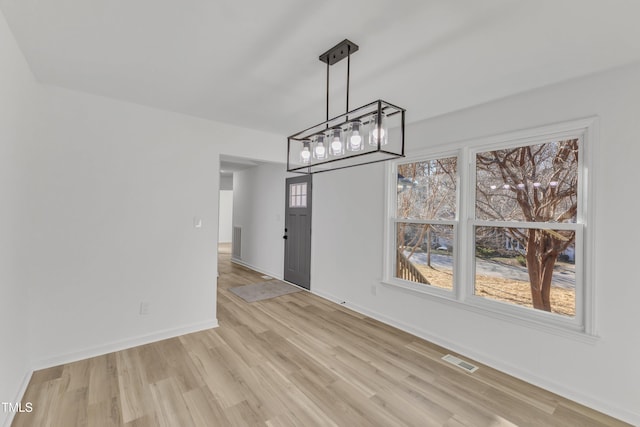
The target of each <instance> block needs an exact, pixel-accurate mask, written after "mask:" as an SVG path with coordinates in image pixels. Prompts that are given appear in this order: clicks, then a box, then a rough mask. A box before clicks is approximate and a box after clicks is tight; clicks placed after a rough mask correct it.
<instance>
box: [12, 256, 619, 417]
mask: <svg viewBox="0 0 640 427" xmlns="http://www.w3.org/2000/svg"><path fill="white" fill-rule="evenodd" d="M222 249H223V250H221V252H220V263H219V268H218V271H219V273H220V277H219V281H218V321H219V324H220V327H218V328H216V329H211V330H206V331H201V332H197V333H192V334H187V335H183V336H180V337H177V338H172V339H168V340H164V341H159V342H156V343H151V344H147V345H144V346H140V347H135V348H131V349H127V350H123V351H119V352H116V353H111V354H107V355H104V356H99V357H95V358H92V359H87V360H82V361H78V362H74V363H69V364H66V365H62V366H56V367H53V368H49V369H44V370H41V371H38V372H35V373H34V374H33V376H32V378H31V382H30V383H29V386H28V388H27V391H26V393H25V396H24V398H23V403H25V402H31V403H32V404H33V408H34V410H33V412H31V413H20V414H17V415H16V417H15V419H14V421H13V424H12V425H13V426H14V427H32V426H38V427H40V426H52V427H73V426H99V427H102V426H107V427H111V426H126V427H156V426H172V427H173V426H180V427H182V426H185V427H188V426H198V427H200V426H203V427H204V426H206V427H209V426H224V427H226V426H242V427H244V426H269V427H284V426H305V427H306V426H385V427H386V426H447V427H485V426H486V427H489V426H491V427H503V426H504V427H512V426H516V425H517V426H562V427H575V426H593V427H598V426H599V427H604V426H607V427H612V426H625V425H627V424H625V423H623V422H621V421H619V420H615V419H613V418H611V417H608V416H607V415H605V414H602V413H599V412H597V411H594V410H592V409H590V408H586V407H584V406H581V405H579V404H577V403H575V402H571V401H569V400H567V399H564V398H562V397H560V396H557V395H555V394H553V393H549V392H547V391H545V390H543V389H541V388H539V387H535V386H532V385H530V384H527V383H525V382H523V381H520V380H518V379H516V378H513V377H511V376H509V375H507V374H504V373H501V372H498V371H496V370H493V369H491V368H489V367H487V366H484V365H482V364H478V363H476V362H474V361H473V360H469V359H466V358H464V357H462V358H463V359H466V360H469V362H472V363H474V364H477V365H478V366H479V370H478V371H476V372H475V373H473V374H469V373H467V372H464V371H462V370H460V369H459V368H457V367H455V366H452V365H450V364H448V363H445V362H443V361H442V360H441V357H442V356H443V355H445V354H447V353H451V354H454V355H456V354H455V353H453V352H451V351H449V350H447V349H445V348H442V347H439V346H437V345H435V344H433V343H429V342H427V341H424V340H421V339H419V338H416V337H415V336H413V335H411V334H408V333H406V332H403V331H399V330H397V329H396V328H393V327H392V326H389V325H386V324H383V323H381V322H379V321H376V320H374V319H371V318H368V317H366V316H364V315H362V314H359V313H355V312H353V311H351V310H349V309H348V308H346V307H344V306H342V305H339V304H335V303H333V302H330V301H327V300H324V299H322V298H319V297H317V296H315V295H313V294H310V293H308V292H297V293H293V294H288V295H283V296H281V297H278V298H273V299H269V300H264V301H257V302H254V303H246V302H245V301H244V300H242V299H241V298H238V297H237V296H236V295H235V294H233V293H231V292H230V291H229V289H230V288H232V287H235V286H241V285H246V284H252V283H259V282H261V281H264V279H263V278H262V277H261V274H259V273H256V272H254V271H251V270H249V269H247V268H245V267H242V266H238V265H235V264H232V263H231V262H230V251H229V250H228V248H224V247H223V248H222ZM458 356H460V355H458Z"/></svg>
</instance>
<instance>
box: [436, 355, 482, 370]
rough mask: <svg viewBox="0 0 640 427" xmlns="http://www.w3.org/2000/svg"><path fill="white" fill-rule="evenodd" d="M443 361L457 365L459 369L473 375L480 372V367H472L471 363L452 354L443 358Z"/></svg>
mask: <svg viewBox="0 0 640 427" xmlns="http://www.w3.org/2000/svg"><path fill="white" fill-rule="evenodd" d="M442 360H444V361H446V362H449V363H451V364H452V365H456V366H457V367H458V368H461V369H464V370H465V371H467V372H469V373H473V372H475V371H477V370H478V367H477V366H475V365H472V364H471V363H469V362H465V361H464V360H462V359H458V358H457V357H455V356H452V355H450V354H447V355H446V356H443V357H442Z"/></svg>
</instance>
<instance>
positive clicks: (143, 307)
mask: <svg viewBox="0 0 640 427" xmlns="http://www.w3.org/2000/svg"><path fill="white" fill-rule="evenodd" d="M147 314H149V303H148V302H147V301H142V302H141V303H140V315H141V316H146V315H147Z"/></svg>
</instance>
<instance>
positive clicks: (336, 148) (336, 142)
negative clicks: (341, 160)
mask: <svg viewBox="0 0 640 427" xmlns="http://www.w3.org/2000/svg"><path fill="white" fill-rule="evenodd" d="M341 151H342V141H340V138H338V137H335V138H333V141H331V153H332V154H333V155H334V156H337V155H338V154H340V152H341Z"/></svg>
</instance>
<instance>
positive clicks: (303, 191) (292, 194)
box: [289, 182, 307, 208]
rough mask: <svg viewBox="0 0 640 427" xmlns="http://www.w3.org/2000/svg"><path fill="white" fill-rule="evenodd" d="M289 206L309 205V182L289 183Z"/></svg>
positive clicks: (301, 206)
mask: <svg viewBox="0 0 640 427" xmlns="http://www.w3.org/2000/svg"><path fill="white" fill-rule="evenodd" d="M289 207H290V208H306V207H307V183H306V182H302V183H299V184H289Z"/></svg>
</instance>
